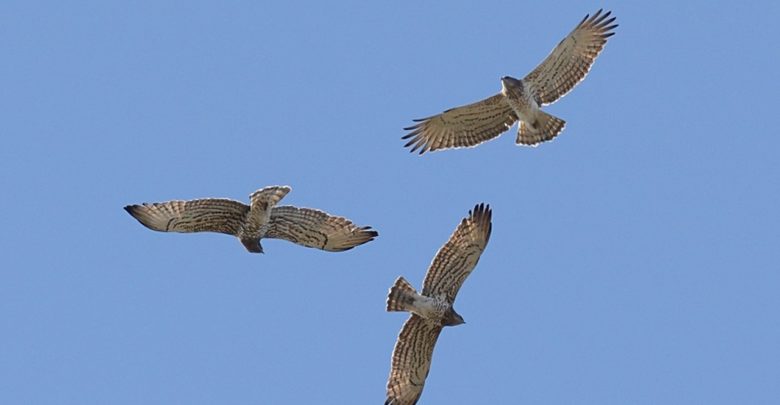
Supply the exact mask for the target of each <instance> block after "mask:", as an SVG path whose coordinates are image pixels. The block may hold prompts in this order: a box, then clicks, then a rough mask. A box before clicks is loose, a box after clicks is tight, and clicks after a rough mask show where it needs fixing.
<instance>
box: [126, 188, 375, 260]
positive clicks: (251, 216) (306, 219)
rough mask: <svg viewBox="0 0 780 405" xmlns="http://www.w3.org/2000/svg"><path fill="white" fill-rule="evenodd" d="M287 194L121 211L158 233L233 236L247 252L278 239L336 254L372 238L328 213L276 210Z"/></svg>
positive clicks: (268, 191) (267, 191) (276, 191)
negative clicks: (214, 233)
mask: <svg viewBox="0 0 780 405" xmlns="http://www.w3.org/2000/svg"><path fill="white" fill-rule="evenodd" d="M289 192H290V187H288V186H270V187H265V188H263V189H260V190H257V191H255V192H254V193H252V195H250V196H249V199H250V205H246V204H244V203H241V202H238V201H234V200H228V199H224V198H206V199H199V200H190V201H167V202H161V203H151V204H149V203H144V204H141V205H128V206H126V207H125V211H127V212H128V213H129V214H130V215H132V216H133V218H135V219H137V220H138V222H140V223H141V224H143V225H144V226H145V227H147V228H149V229H152V230H155V231H160V232H184V233H189V232H219V233H224V234H228V235H233V236H235V237H237V238H238V239H239V240H240V241H241V243H242V244H243V245H244V247H246V250H248V251H250V252H252V253H263V247H262V245H261V244H260V239H262V238H274V239H284V240H287V241H290V242H293V243H297V244H299V245H303V246H306V247H311V248H317V249H322V250H327V251H329V252H341V251H344V250H349V249H352V248H353V247H355V246H358V245H362V244H364V243H366V242H369V241H371V240H373V239H374V238H375V237H376V236H378V235H379V234H378V233H377V232H376V231H375V230H372V229H371V227H370V226H364V227H358V226H356V225H355V224H353V223H352V221H350V220H348V219H346V218H342V217H336V216H332V215H329V214H328V213H325V212H322V211H319V210H315V209H311V208H297V207H293V206H289V205H288V206H276V204H277V203H278V202H279V201H280V200H281V199H282V198H284V196H285V195H287V193H289Z"/></svg>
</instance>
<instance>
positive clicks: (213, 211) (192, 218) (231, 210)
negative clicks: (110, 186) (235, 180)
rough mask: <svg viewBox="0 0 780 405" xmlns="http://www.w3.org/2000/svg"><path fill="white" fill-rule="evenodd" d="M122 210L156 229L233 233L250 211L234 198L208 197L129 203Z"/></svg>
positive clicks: (234, 233) (146, 225)
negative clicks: (139, 203) (138, 203)
mask: <svg viewBox="0 0 780 405" xmlns="http://www.w3.org/2000/svg"><path fill="white" fill-rule="evenodd" d="M125 211H127V212H128V213H129V214H130V215H132V216H133V218H135V219H137V220H138V222H140V223H141V224H143V225H144V226H145V227H147V228H149V229H152V230H155V231H160V232H184V233H188V232H219V233H225V234H228V235H236V234H237V233H238V231H239V229H240V228H241V226H242V224H243V223H244V218H245V217H246V214H247V212H249V206H248V205H246V204H243V203H240V202H238V201H234V200H228V199H222V198H207V199H200V200H190V201H167V202H162V203H151V204H150V203H144V204H141V205H128V206H126V207H125Z"/></svg>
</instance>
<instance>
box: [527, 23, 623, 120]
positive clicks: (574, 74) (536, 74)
mask: <svg viewBox="0 0 780 405" xmlns="http://www.w3.org/2000/svg"><path fill="white" fill-rule="evenodd" d="M601 11H602V10H599V11H597V12H596V14H594V15H593V16H592V17H590V18H589V17H588V16H587V15H586V16H585V18H583V19H582V21H581V22H580V23H579V24H578V25H577V27H575V28H574V30H573V31H572V32H571V33H570V34H569V35H568V36H566V38H564V39H563V40H562V41H561V42H560V43H559V44H558V46H556V47H555V49H553V51H552V52H551V53H550V55H549V56H547V58H546V59H545V60H544V61H543V62H542V63H541V64H540V65H539V66H537V67H536V69H534V70H533V71H532V72H531V73H529V74H528V76H526V77H525V78H524V79H523V82H524V83H529V84H530V87H531V89H532V90H531V91H532V92H533V93H534V98H535V99H536V102H537V103H539V105H546V104H552V103H554V102H555V101H556V100H558V99H559V98H561V97H563V96H564V95H566V93H568V92H569V91H571V89H573V88H574V86H576V85H577V83H579V82H581V81H582V79H584V78H585V76H586V75H587V74H588V72H589V71H590V68H591V66H592V65H593V62H594V61H595V60H596V57H597V56H599V53H600V52H601V50H602V49H604V44H606V43H607V38H609V37H611V36H612V35H615V33H614V32H611V30H613V29H614V28H616V27H617V26H618V25H617V24H614V25H610V24H612V22H614V21H615V17H612V18H608V17H609V15H610V14H611V13H612V12H611V11H608V12H606V13H605V14H601Z"/></svg>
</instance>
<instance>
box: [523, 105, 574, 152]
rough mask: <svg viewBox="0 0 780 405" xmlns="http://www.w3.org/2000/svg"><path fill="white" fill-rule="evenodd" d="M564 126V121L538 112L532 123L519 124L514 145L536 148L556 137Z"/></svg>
mask: <svg viewBox="0 0 780 405" xmlns="http://www.w3.org/2000/svg"><path fill="white" fill-rule="evenodd" d="M565 126H566V121H564V120H562V119H560V118H558V117H556V116H554V115H550V114H547V113H546V112H544V111H538V112H537V113H536V117H535V121H534V122H533V123H526V122H524V121H521V122H520V128H519V129H518V131H517V140H516V141H515V143H517V144H518V145H527V146H536V145H538V144H540V143H542V142H546V141H549V140H550V139H553V138H555V137H556V136H558V134H559V133H561V131H563V127H565Z"/></svg>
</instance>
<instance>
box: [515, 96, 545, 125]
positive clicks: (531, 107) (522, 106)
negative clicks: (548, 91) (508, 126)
mask: <svg viewBox="0 0 780 405" xmlns="http://www.w3.org/2000/svg"><path fill="white" fill-rule="evenodd" d="M507 101H508V102H509V106H510V107H512V110H514V112H515V114H517V118H518V119H519V120H520V121H525V122H531V121H532V120H533V118H534V116H535V115H536V111H537V110H539V106H538V105H536V100H534V99H533V98H530V97H529V98H525V97H523V98H516V97H508V98H507Z"/></svg>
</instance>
